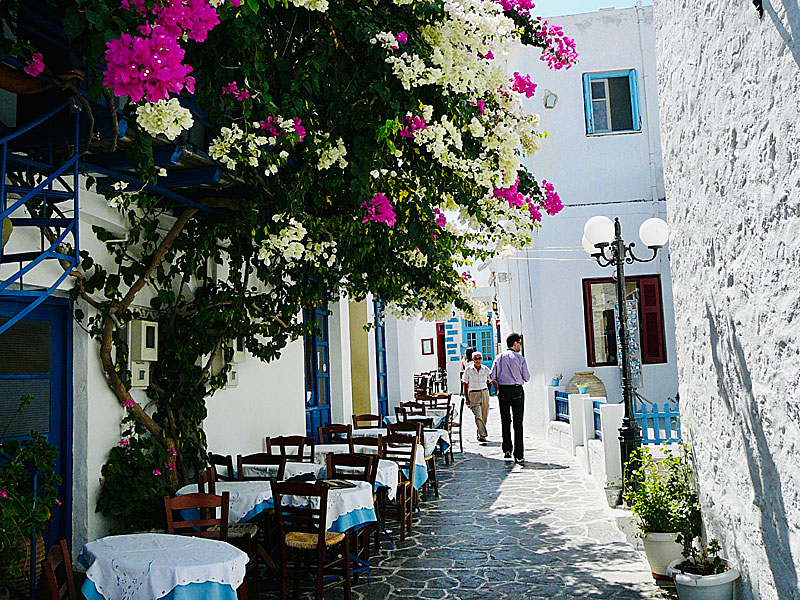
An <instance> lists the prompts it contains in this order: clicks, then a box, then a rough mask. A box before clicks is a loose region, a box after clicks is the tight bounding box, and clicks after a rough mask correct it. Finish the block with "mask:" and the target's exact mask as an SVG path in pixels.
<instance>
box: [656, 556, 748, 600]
mask: <svg viewBox="0 0 800 600" xmlns="http://www.w3.org/2000/svg"><path fill="white" fill-rule="evenodd" d="M684 560H685V559H684V558H683V557H681V558H678V559H676V560H673V561H672V562H671V563H670V564H669V568H668V569H667V571H668V573H669V575H670V576H671V577H672V579H674V580H675V588H676V589H677V592H678V598H680V600H733V599H734V597H735V596H734V593H735V590H736V582H737V581H738V579H739V576H740V574H739V569H736V568H734V567H733V566H731V563H730V561H727V560H725V559H722V560H723V562H724V563H725V564H726V565H728V567H730V568H729V569H728V570H727V571H725V572H724V573H719V574H718V575H694V574H692V573H684V572H682V571H680V570H678V565H679V564H680V563H682V562H683V561H684Z"/></svg>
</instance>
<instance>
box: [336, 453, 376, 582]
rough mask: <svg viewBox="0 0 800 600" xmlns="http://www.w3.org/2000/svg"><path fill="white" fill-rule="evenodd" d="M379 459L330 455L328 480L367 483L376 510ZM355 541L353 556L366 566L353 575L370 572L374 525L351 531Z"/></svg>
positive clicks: (350, 455)
mask: <svg viewBox="0 0 800 600" xmlns="http://www.w3.org/2000/svg"><path fill="white" fill-rule="evenodd" d="M379 460H380V459H379V458H378V457H377V456H374V455H372V454H357V453H351V454H328V456H327V465H326V466H327V478H328V479H348V480H352V481H366V482H368V483H369V484H370V486H371V487H372V490H373V494H372V499H373V504H374V506H375V510H376V511H377V510H378V507H377V504H375V500H376V498H375V493H374V490H375V481H376V479H377V477H378V462H379ZM350 532H351V534H352V536H353V539H352V546H353V556H355V557H356V558H358V559H359V560H360V561H362V563H363V564H364V565H365V566H360V567H359V568H358V569H353V573H354V574H357V572H359V571H362V570H366V571H369V564H368V563H369V540H370V536H371V535H372V524H371V523H365V524H364V525H363V526H361V527H359V528H358V529H354V530H351V531H350Z"/></svg>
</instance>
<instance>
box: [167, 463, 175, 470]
mask: <svg viewBox="0 0 800 600" xmlns="http://www.w3.org/2000/svg"><path fill="white" fill-rule="evenodd" d="M164 468H165V469H166V470H167V471H174V470H175V463H174V462H165V463H164Z"/></svg>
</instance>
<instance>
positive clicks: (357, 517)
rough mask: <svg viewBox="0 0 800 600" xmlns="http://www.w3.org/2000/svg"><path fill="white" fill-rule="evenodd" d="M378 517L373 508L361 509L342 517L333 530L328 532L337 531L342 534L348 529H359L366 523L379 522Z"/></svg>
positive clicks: (335, 522)
mask: <svg viewBox="0 0 800 600" xmlns="http://www.w3.org/2000/svg"><path fill="white" fill-rule="evenodd" d="M377 520H378V519H377V517H375V510H374V509H372V508H359V509H356V510H351V511H350V512H349V513H347V514H344V515H342V516H341V517H339V518H338V519H336V520H335V521H334V522H333V524H332V525H331V528H330V529H329V530H328V531H335V532H337V533H341V532H343V531H347V530H348V529H352V528H353V527H358V526H360V525H363V524H364V523H369V522H371V521H377Z"/></svg>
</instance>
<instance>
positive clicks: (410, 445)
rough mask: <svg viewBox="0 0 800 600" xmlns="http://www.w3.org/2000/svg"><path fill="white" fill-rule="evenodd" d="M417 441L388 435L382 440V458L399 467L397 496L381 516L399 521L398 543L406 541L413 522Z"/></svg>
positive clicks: (407, 436) (387, 505) (401, 436)
mask: <svg viewBox="0 0 800 600" xmlns="http://www.w3.org/2000/svg"><path fill="white" fill-rule="evenodd" d="M417 442H418V439H417V437H416V436H413V435H404V434H402V433H389V434H388V435H387V436H385V437H384V438H383V456H384V458H385V459H387V460H392V461H394V462H396V463H397V466H398V467H400V476H399V477H400V481H399V482H398V484H397V496H396V498H395V501H394V503H389V502H387V503H386V506H385V507H383V510H382V512H383V514H385V515H388V516H396V517H397V518H398V519H399V520H400V541H401V542H402V541H403V540H405V539H406V530H407V531H408V532H409V533H410V532H411V531H412V529H413V526H414V522H413V517H414V486H413V484H412V482H413V481H414V458H415V456H416V453H417Z"/></svg>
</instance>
